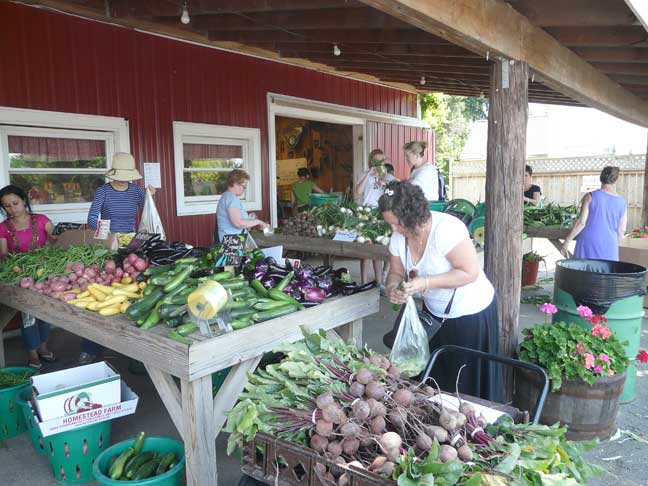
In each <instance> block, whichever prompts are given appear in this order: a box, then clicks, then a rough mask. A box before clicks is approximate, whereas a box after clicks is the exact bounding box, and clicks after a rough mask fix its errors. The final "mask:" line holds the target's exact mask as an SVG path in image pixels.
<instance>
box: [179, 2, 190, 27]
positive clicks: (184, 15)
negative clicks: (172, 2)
mask: <svg viewBox="0 0 648 486" xmlns="http://www.w3.org/2000/svg"><path fill="white" fill-rule="evenodd" d="M180 22H182V23H183V24H185V25H187V24H188V23H189V22H191V18H189V4H188V3H187V0H185V2H184V4H183V5H182V15H181V16H180Z"/></svg>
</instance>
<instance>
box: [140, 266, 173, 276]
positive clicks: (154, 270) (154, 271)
mask: <svg viewBox="0 0 648 486" xmlns="http://www.w3.org/2000/svg"><path fill="white" fill-rule="evenodd" d="M172 268H173V265H160V266H158V267H154V266H151V267H148V268H147V269H146V270H144V275H146V276H147V277H154V276H155V275H160V274H162V273H165V272H168V271H169V270H171V269H172Z"/></svg>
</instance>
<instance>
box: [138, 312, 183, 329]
mask: <svg viewBox="0 0 648 486" xmlns="http://www.w3.org/2000/svg"><path fill="white" fill-rule="evenodd" d="M185 315H187V314H183V315H181V316H175V317H167V318H166V319H163V321H164V324H165V325H166V326H167V327H170V328H171V329H174V328H176V327H178V326H180V325H182V324H183V322H182V320H183V318H184V316H185ZM142 324H144V323H142Z"/></svg>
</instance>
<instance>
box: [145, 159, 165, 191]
mask: <svg viewBox="0 0 648 486" xmlns="http://www.w3.org/2000/svg"><path fill="white" fill-rule="evenodd" d="M144 185H145V186H146V187H148V186H153V187H155V188H158V189H159V188H161V187H162V177H161V176H160V164H159V163H158V162H144Z"/></svg>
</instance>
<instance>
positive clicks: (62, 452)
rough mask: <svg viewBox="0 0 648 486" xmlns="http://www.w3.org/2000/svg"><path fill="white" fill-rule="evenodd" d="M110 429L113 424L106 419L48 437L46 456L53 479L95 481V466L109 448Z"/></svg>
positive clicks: (45, 439) (72, 482) (69, 481)
mask: <svg viewBox="0 0 648 486" xmlns="http://www.w3.org/2000/svg"><path fill="white" fill-rule="evenodd" d="M111 426H112V421H110V420H106V421H105V422H99V423H98V424H92V425H86V426H84V427H79V428H78V429H72V430H68V431H67V432H61V433H60V434H54V435H50V436H48V437H45V438H44V439H43V440H44V442H45V454H46V455H47V457H48V458H49V461H50V466H51V467H52V474H54V478H55V479H56V480H57V481H60V482H62V483H65V484H82V483H89V482H90V481H92V480H93V479H94V475H93V471H92V464H93V463H94V462H95V459H97V457H98V456H99V455H100V454H101V453H102V452H103V451H105V450H106V449H108V446H109V445H110V429H111Z"/></svg>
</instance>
